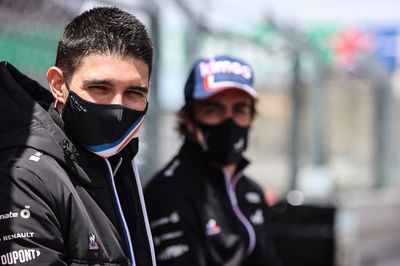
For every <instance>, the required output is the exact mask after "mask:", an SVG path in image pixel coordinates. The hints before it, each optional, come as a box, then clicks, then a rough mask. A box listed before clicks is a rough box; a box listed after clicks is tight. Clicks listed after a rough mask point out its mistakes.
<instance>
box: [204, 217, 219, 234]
mask: <svg viewBox="0 0 400 266" xmlns="http://www.w3.org/2000/svg"><path fill="white" fill-rule="evenodd" d="M220 232H221V227H220V226H219V225H218V224H217V222H216V221H215V220H214V219H210V220H208V222H207V224H206V235H208V236H212V235H216V234H219V233H220Z"/></svg>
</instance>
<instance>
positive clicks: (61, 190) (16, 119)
mask: <svg viewBox="0 0 400 266" xmlns="http://www.w3.org/2000/svg"><path fill="white" fill-rule="evenodd" d="M52 101H53V97H52V95H51V94H50V92H49V91H47V90H46V89H44V88H43V87H41V86H40V85H39V84H38V83H36V82H34V81H32V80H30V79H29V78H27V77H26V76H24V75H23V74H21V73H20V72H18V71H17V70H16V69H15V68H14V67H13V66H11V65H10V64H8V63H6V62H2V63H0V121H1V122H0V124H1V126H0V265H20V264H22V265H76V266H77V265H109V266H111V265H113V266H116V265H137V266H149V265H155V263H154V255H153V252H152V250H153V244H152V241H151V235H150V228H149V226H148V223H147V218H146V214H145V208H144V200H143V197H142V191H141V187H140V182H139V177H138V175H137V172H136V168H135V166H134V162H133V161H132V160H133V157H134V155H135V154H133V150H134V149H132V147H131V146H129V145H128V146H126V147H125V149H124V150H123V151H121V153H119V154H117V155H116V158H110V160H105V159H102V158H100V157H98V156H96V155H94V154H92V153H89V152H87V151H85V150H80V149H79V148H78V147H75V145H74V144H73V142H71V140H70V139H69V138H68V137H67V136H66V135H65V133H64V131H63V130H62V121H61V119H60V116H59V114H58V113H57V112H56V111H55V109H54V108H53V107H52V104H51V103H52ZM93 134H95V132H93ZM132 145H137V142H136V143H132ZM132 254H133V256H132Z"/></svg>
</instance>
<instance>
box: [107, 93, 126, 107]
mask: <svg viewBox="0 0 400 266" xmlns="http://www.w3.org/2000/svg"><path fill="white" fill-rule="evenodd" d="M110 104H119V105H123V96H122V95H121V94H119V93H116V94H114V95H113V96H112V99H111V101H110Z"/></svg>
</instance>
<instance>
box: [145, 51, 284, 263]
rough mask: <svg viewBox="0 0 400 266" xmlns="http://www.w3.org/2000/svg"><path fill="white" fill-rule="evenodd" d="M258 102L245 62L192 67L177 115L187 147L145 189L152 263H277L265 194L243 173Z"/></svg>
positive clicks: (223, 60) (222, 59)
mask: <svg viewBox="0 0 400 266" xmlns="http://www.w3.org/2000/svg"><path fill="white" fill-rule="evenodd" d="M257 97H258V95H257V92H256V91H255V90H254V88H253V71H252V69H251V67H250V66H249V65H247V64H246V63H245V62H243V61H241V60H238V59H235V58H232V57H228V56H217V57H211V58H202V59H199V60H197V61H196V62H195V64H194V67H193V69H192V71H191V73H190V75H189V78H188V80H187V82H186V86H185V101H186V104H185V106H184V107H183V108H182V109H181V111H180V112H179V119H180V121H179V130H180V132H181V133H182V134H183V135H184V136H185V142H184V144H183V146H182V148H181V150H180V152H179V153H178V155H177V156H176V157H175V158H174V159H173V160H172V161H171V162H170V163H169V164H168V165H167V166H166V167H165V168H164V169H163V170H161V171H160V172H159V173H158V174H157V175H156V176H155V177H154V178H153V179H152V180H151V181H150V183H149V185H148V186H147V187H146V190H145V196H146V202H147V204H148V215H149V219H150V224H151V228H152V232H153V236H154V244H155V248H156V255H157V261H158V265H161V266H166V265H182V266H183V265H184V266H188V265H191V266H197V265H199V266H200V265H201V266H211V265H219V266H220V265H230V266H235V265H248V266H250V265H251V266H257V265H263V266H266V265H278V262H277V259H276V257H275V253H274V252H273V248H272V244H271V241H270V237H269V234H270V231H269V228H268V225H267V221H266V219H267V218H268V209H267V204H266V203H265V201H264V197H263V192H262V190H261V188H260V187H259V186H258V185H256V184H255V183H254V182H253V181H252V180H250V179H249V178H248V177H246V176H244V173H243V171H244V169H245V168H246V166H247V165H248V164H249V162H248V161H247V160H246V159H245V158H244V157H243V156H242V153H243V151H245V149H246V147H247V141H248V132H249V129H250V126H251V124H252V121H253V118H254V115H255V107H254V105H255V102H256V101H257Z"/></svg>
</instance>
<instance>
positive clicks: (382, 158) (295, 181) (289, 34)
mask: <svg viewBox="0 0 400 266" xmlns="http://www.w3.org/2000/svg"><path fill="white" fill-rule="evenodd" d="M94 6H118V7H120V8H122V9H124V10H126V11H128V12H131V13H133V14H135V15H136V16H137V17H138V18H139V19H140V20H142V21H143V22H144V23H145V24H146V25H147V27H148V29H149V31H150V33H151V35H152V36H153V39H154V43H155V48H156V51H155V52H156V54H155V55H156V56H155V62H154V63H155V66H154V70H153V71H154V72H153V76H152V81H151V91H150V99H149V102H150V104H149V112H150V114H149V115H148V118H147V120H146V123H145V128H144V130H142V131H141V135H140V139H141V142H140V146H141V147H140V152H139V156H138V163H139V168H140V170H141V178H142V182H143V184H146V183H147V181H148V180H149V179H150V178H151V176H152V175H153V174H155V172H156V171H157V170H159V169H160V168H161V167H162V166H163V165H164V164H165V163H166V162H168V160H170V159H171V158H172V156H173V155H174V154H175V153H176V152H177V150H178V148H179V147H180V144H181V142H182V139H181V138H180V136H179V135H178V134H177V132H176V130H175V127H176V112H177V111H178V109H179V108H180V107H181V106H182V104H183V100H184V98H183V86H184V83H185V79H186V77H187V74H188V72H189V69H190V67H191V65H192V63H193V61H194V60H195V59H197V58H198V57H200V56H205V55H219V54H229V55H232V56H235V57H238V58H241V59H243V60H245V61H247V62H248V63H249V64H250V65H252V66H253V68H254V71H255V87H256V89H257V90H258V91H259V93H260V96H261V97H260V101H259V103H258V106H257V109H258V116H257V118H256V120H255V123H254V126H253V130H252V131H251V139H250V147H249V149H248V151H247V152H246V153H247V154H246V155H247V157H249V158H250V159H251V161H252V165H251V166H250V168H249V169H248V175H249V176H251V177H252V178H254V179H255V180H256V181H257V182H258V183H259V184H260V185H261V186H262V187H263V188H264V190H265V192H266V198H267V199H268V200H269V204H270V205H272V208H271V210H272V212H271V220H272V221H273V225H274V232H275V233H274V237H275V240H276V243H277V247H278V251H279V252H280V253H281V255H282V256H283V257H285V259H284V262H285V265H292V266H293V265H317V266H320V265H362V266H367V265H400V255H399V254H400V253H399V251H400V222H399V221H400V198H399V193H398V191H399V187H400V146H399V141H398V139H399V138H398V136H400V135H399V134H400V132H399V126H400V123H399V122H400V121H399V116H397V115H396V114H397V112H398V106H399V100H400V72H399V68H398V56H399V55H400V42H399V41H400V35H399V34H400V2H398V1H396V0H381V1H362V0H346V1H345V0H336V1H334V0H323V1H313V0H297V1H290V0H280V1H276V0H275V1H274V0H247V1H239V0H230V1H229V0H213V1H211V0H204V1H195V0H163V1H161V0H143V1H140V0H119V1H117V0H115V1H112V0H109V1H84V0H69V1H62V0H31V1H27V0H0V61H3V60H7V61H9V62H10V63H11V64H13V65H14V66H16V67H17V68H18V69H20V70H21V71H22V72H24V73H26V74H27V75H28V76H30V77H32V78H34V79H36V80H38V81H39V82H40V83H41V84H42V85H43V86H45V87H48V86H47V82H46V80H45V76H46V72H47V69H48V68H49V67H50V66H52V65H53V64H54V61H55V54H56V48H57V41H58V39H59V37H60V34H61V32H62V31H63V28H64V26H65V24H66V23H67V22H68V21H69V20H70V19H71V18H73V17H74V16H76V15H78V14H80V13H81V12H82V11H84V10H87V9H90V8H92V7H94ZM294 250H296V252H294ZM286 258H287V259H286ZM318 259H320V261H318Z"/></svg>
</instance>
